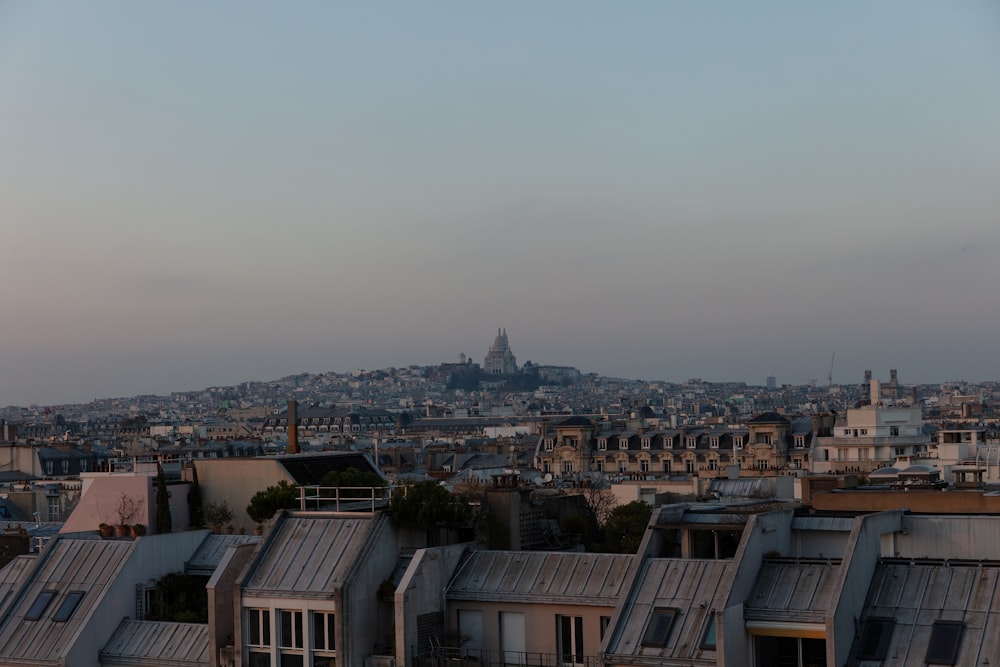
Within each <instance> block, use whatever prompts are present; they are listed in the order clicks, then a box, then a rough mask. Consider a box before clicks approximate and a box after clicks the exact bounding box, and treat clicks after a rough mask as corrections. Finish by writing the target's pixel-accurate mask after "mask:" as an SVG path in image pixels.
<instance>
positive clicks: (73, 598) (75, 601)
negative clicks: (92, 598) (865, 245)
mask: <svg viewBox="0 0 1000 667" xmlns="http://www.w3.org/2000/svg"><path fill="white" fill-rule="evenodd" d="M82 599H83V591H70V592H69V593H67V594H66V597H64V598H63V601H62V604H60V605H59V608H58V609H57V610H56V613H55V614H53V615H52V620H53V621H58V622H60V623H64V622H66V621H68V620H69V619H70V617H71V616H72V615H73V612H74V611H76V608H77V606H78V605H79V604H80V600H82Z"/></svg>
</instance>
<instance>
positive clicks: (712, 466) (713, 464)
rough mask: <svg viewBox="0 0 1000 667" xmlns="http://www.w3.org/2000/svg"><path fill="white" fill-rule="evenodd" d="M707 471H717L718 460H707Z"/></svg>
mask: <svg viewBox="0 0 1000 667" xmlns="http://www.w3.org/2000/svg"><path fill="white" fill-rule="evenodd" d="M708 469H709V470H718V469H719V459H709V460H708Z"/></svg>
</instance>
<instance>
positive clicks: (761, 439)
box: [756, 433, 771, 445]
mask: <svg viewBox="0 0 1000 667" xmlns="http://www.w3.org/2000/svg"><path fill="white" fill-rule="evenodd" d="M756 440H757V442H758V443H760V444H762V445H770V444H771V434H770V433H758V434H757V438H756Z"/></svg>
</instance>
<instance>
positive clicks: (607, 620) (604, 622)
mask: <svg viewBox="0 0 1000 667" xmlns="http://www.w3.org/2000/svg"><path fill="white" fill-rule="evenodd" d="M610 625H611V617H610V616H601V640H602V641H603V640H604V635H605V634H607V632H608V626H610Z"/></svg>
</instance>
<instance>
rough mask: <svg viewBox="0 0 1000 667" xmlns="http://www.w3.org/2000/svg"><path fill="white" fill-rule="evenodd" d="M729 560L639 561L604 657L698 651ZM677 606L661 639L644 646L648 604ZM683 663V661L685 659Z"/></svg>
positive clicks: (663, 656) (658, 658)
mask: <svg viewBox="0 0 1000 667" xmlns="http://www.w3.org/2000/svg"><path fill="white" fill-rule="evenodd" d="M730 566H732V561H724V560H695V559H681V558H651V559H647V560H646V561H645V562H644V563H643V567H642V570H641V571H640V572H639V576H638V578H637V581H636V583H635V585H634V586H633V593H632V595H631V597H630V599H629V600H628V602H626V603H625V605H624V606H623V607H622V611H621V616H620V618H619V621H618V623H617V625H616V629H615V633H616V634H615V635H614V636H613V637H612V638H611V639H610V640H609V642H608V647H607V650H606V656H607V657H608V658H609V661H611V662H614V661H616V660H622V661H623V662H631V663H644V664H645V663H649V664H659V663H661V662H662V661H664V660H691V659H696V658H699V657H702V656H703V654H705V653H706V652H707V653H708V655H714V652H711V651H706V650H703V649H701V648H700V647H701V640H702V637H703V636H704V634H705V630H706V629H708V626H709V623H710V621H711V615H712V613H713V612H714V611H715V610H714V609H713V608H712V604H713V600H714V599H715V597H716V594H717V593H718V592H719V586H720V585H721V582H722V581H723V579H724V574H725V571H726V568H727V567H730ZM658 608H666V609H679V610H680V611H681V613H679V614H678V615H677V616H676V618H675V619H674V622H673V626H672V627H671V628H670V631H669V633H668V635H667V639H666V645H665V646H662V647H659V646H643V643H642V639H643V635H644V634H645V632H646V626H647V625H648V624H649V621H650V618H651V616H652V613H653V610H654V609H658ZM685 664H687V663H685Z"/></svg>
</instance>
